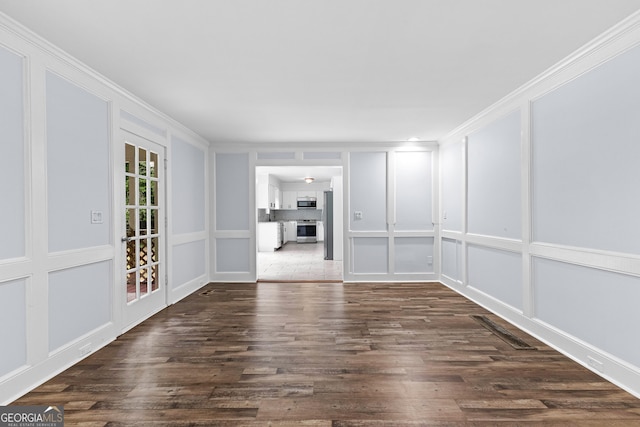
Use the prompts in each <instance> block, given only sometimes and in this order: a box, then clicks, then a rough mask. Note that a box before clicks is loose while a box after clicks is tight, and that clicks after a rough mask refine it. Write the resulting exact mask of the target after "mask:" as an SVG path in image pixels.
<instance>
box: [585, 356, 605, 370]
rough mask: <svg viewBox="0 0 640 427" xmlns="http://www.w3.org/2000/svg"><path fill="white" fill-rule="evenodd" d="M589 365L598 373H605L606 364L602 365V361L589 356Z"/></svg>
mask: <svg viewBox="0 0 640 427" xmlns="http://www.w3.org/2000/svg"><path fill="white" fill-rule="evenodd" d="M587 363H588V364H589V366H591V367H592V368H593V369H595V370H596V371H598V372H604V363H602V362H601V361H599V360H596V359H594V358H593V357H591V356H587Z"/></svg>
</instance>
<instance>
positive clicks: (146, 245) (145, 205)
mask: <svg viewBox="0 0 640 427" xmlns="http://www.w3.org/2000/svg"><path fill="white" fill-rule="evenodd" d="M162 153H163V149H162V147H160V146H157V145H156V144H154V143H151V142H150V141H146V140H142V139H140V138H133V136H132V137H128V138H126V139H125V156H124V157H125V158H124V163H125V164H124V186H125V207H124V216H125V218H124V224H125V234H124V237H123V241H124V242H126V254H125V266H124V267H125V294H126V298H125V299H126V305H127V310H129V309H130V310H129V311H131V312H132V313H131V315H130V316H127V317H128V320H131V321H135V320H136V319H137V318H140V317H144V316H145V314H146V313H147V312H153V311H155V310H156V309H157V308H158V306H162V305H163V304H165V302H166V297H165V295H164V293H165V292H164V287H163V286H162V280H161V278H162V277H163V275H164V274H163V271H164V265H163V256H162V255H163V249H162V244H163V237H164V230H163V228H162V227H161V224H162V223H163V222H161V220H162V218H163V209H162V204H161V201H162V200H163V197H162V188H163V177H162V173H163V172H164V168H163V166H164V159H163V156H162ZM154 294H158V296H157V297H154V298H151V297H152V296H153V295H154ZM146 299H149V300H150V301H149V303H148V304H141V302H142V301H144V300H146ZM133 306H141V307H136V308H135V309H134V308H132V307H133Z"/></svg>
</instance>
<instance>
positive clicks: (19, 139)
mask: <svg viewBox="0 0 640 427" xmlns="http://www.w3.org/2000/svg"><path fill="white" fill-rule="evenodd" d="M0 75H1V76H3V78H2V79H0V93H1V94H2V96H0V135H2V143H0V194H1V195H2V203H1V204H0V241H2V242H4V244H2V245H0V262H1V261H2V260H4V259H8V258H17V257H22V256H24V255H25V222H24V218H25V197H24V192H25V185H24V182H25V163H24V152H25V149H24V135H23V133H24V129H23V110H24V104H23V99H22V97H23V93H22V88H23V87H24V84H23V77H22V76H23V60H22V58H21V57H20V56H18V55H16V54H14V53H13V52H9V51H8V50H6V49H3V48H2V47H0Z"/></svg>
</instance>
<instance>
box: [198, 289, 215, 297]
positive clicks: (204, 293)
mask: <svg viewBox="0 0 640 427" xmlns="http://www.w3.org/2000/svg"><path fill="white" fill-rule="evenodd" d="M214 292H215V291H214V290H213V289H207V290H206V291H204V292H200V295H203V296H205V297H208V296H209V295H211V294H212V293H214Z"/></svg>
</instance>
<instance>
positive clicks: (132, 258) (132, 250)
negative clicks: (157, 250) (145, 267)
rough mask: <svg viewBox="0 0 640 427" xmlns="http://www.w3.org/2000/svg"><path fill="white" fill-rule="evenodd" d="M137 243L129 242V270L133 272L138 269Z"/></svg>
mask: <svg viewBox="0 0 640 427" xmlns="http://www.w3.org/2000/svg"><path fill="white" fill-rule="evenodd" d="M137 258H138V257H137V256H136V241H135V240H131V241H129V242H127V270H133V269H134V268H136V260H137Z"/></svg>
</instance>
